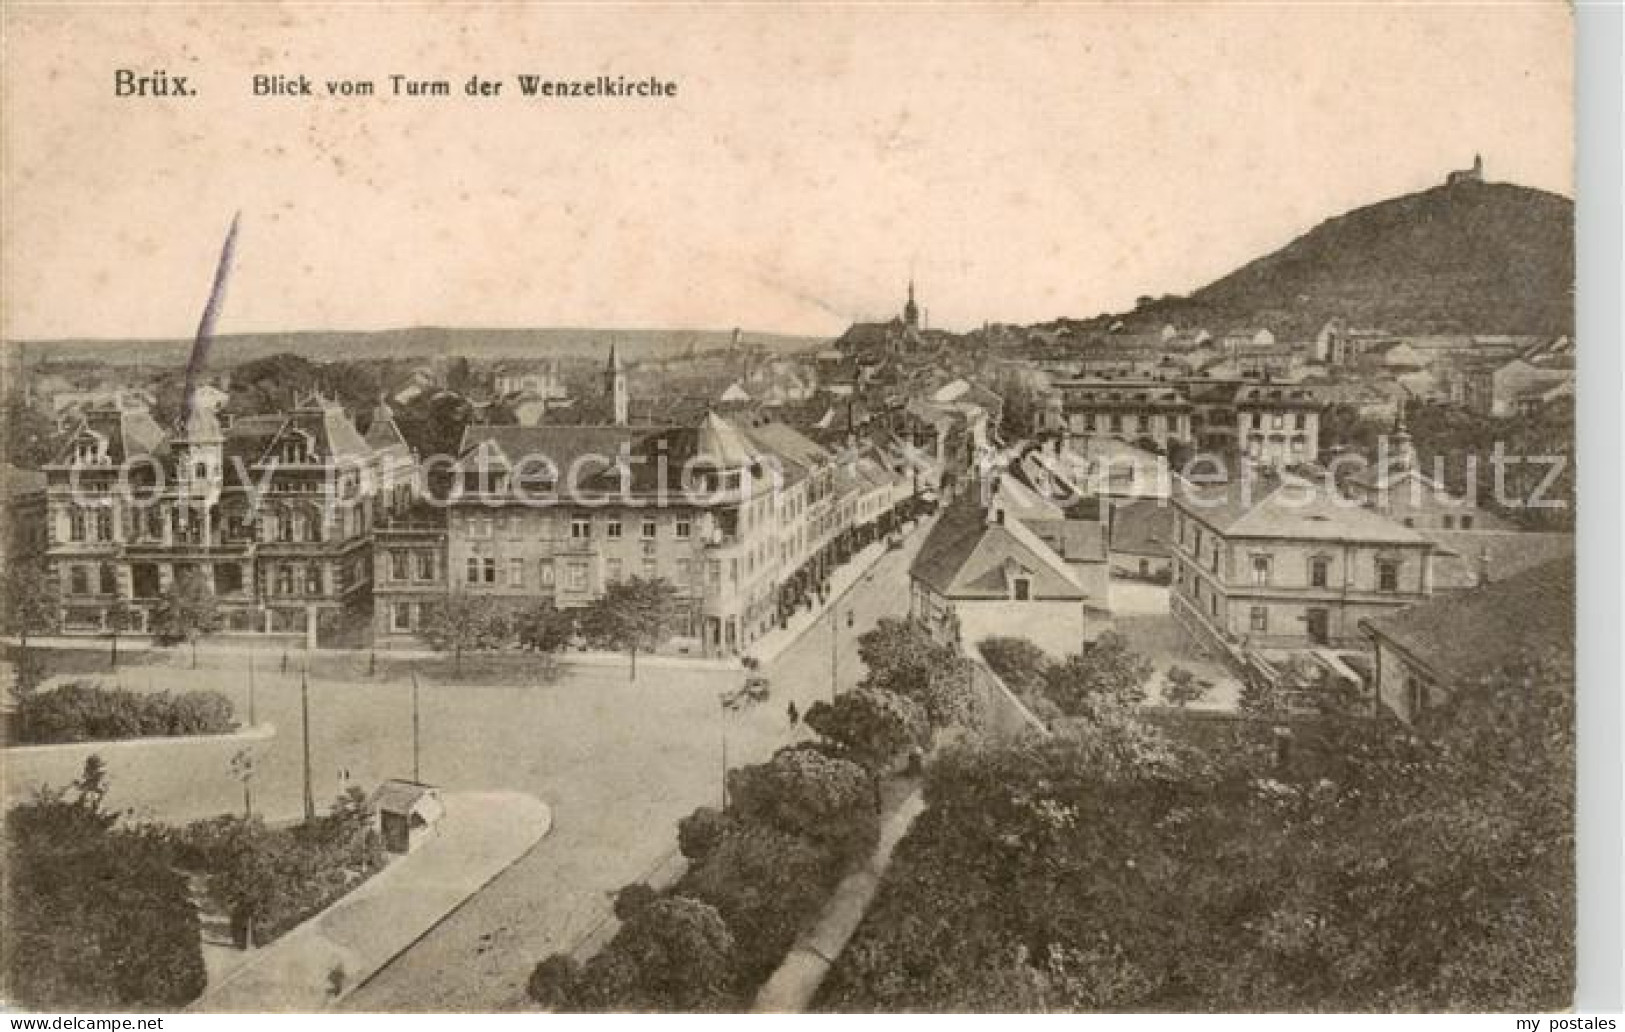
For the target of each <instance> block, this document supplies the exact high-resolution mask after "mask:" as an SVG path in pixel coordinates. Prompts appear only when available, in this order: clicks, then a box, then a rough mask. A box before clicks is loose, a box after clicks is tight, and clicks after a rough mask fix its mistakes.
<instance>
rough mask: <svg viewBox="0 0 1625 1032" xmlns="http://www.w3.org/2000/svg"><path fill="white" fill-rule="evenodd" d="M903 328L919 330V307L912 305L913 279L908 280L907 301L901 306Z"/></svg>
mask: <svg viewBox="0 0 1625 1032" xmlns="http://www.w3.org/2000/svg"><path fill="white" fill-rule="evenodd" d="M903 326H904V327H905V328H907V329H910V330H918V329H919V328H920V306H919V305H917V304H915V303H914V277H912V276H910V277H909V280H908V301H907V303H905V304H904V305H903Z"/></svg>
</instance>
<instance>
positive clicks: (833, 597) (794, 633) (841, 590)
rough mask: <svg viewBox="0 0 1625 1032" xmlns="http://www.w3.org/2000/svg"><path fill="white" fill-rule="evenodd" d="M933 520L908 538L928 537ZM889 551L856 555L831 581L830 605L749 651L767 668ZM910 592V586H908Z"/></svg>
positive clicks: (877, 547) (803, 613)
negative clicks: (927, 532)
mask: <svg viewBox="0 0 1625 1032" xmlns="http://www.w3.org/2000/svg"><path fill="white" fill-rule="evenodd" d="M931 521H932V517H929V516H927V517H922V518H921V519H920V520H919V522H917V523H916V524H915V525H914V529H913V530H911V531H909V532H908V534H907V537H908V538H913V537H915V536H916V535H918V534H923V533H925V532H926V531H927V530H928V529H929V528H930V526H931ZM888 551H889V549H887V547H886V541H885V539H884V538H882V539H881V540H879V541H874V542H871V543H870V544H868V545H865V546H864V547H863V548H861V549H859V550H858V551H857V552H854V553H853V554H852V558H851V559H848V560H847V561H846V562H845V563H842V564H841V565H840V566H839V567H838V568H837V569H836V570H835V571H834V572H833V573H831V574H830V577H829V598H830V600H829V602H827V603H825V604H823V605H815V606H813V607H812V609H810V610H807V609H799V610H797V611H796V613H795V615H794V616H792V617H791V618H790V620H789V622H788V623H786V624H785V626H783V627H776V628H774V629H773V630H771V631H769V632H768V633H766V634H764V635H762V636H761V637H760V638H758V639H757V640H756V643H755V644H754V645H752V646H751V648H750V649H749V654H750V655H752V656H754V657H756V659H757V660H758V661H759V662H760V663H761V665H762V666H764V667H765V666H767V665H768V664H770V663H772V662H773V661H774V660H775V659H777V658H779V654H780V653H782V652H783V651H784V650H785V649H787V648H789V647H790V646H791V645H794V644H795V643H796V641H797V640H798V639H799V638H800V637H801V636H802V635H803V634H805V633H806V632H807V629H808V628H810V627H811V626H812V625H813V624H815V623H817V622H818V621H819V620H820V619H822V618H823V616H824V614H825V613H826V612H828V611H829V609H830V607H831V606H837V605H840V603H841V599H842V598H843V597H845V595H846V593H847V592H848V591H851V590H852V589H853V588H854V587H855V586H857V584H858V582H859V581H861V580H862V579H863V578H864V577H866V576H868V575H869V571H870V570H872V569H874V568H875V566H876V564H878V563H879V562H880V560H882V559H884V558H885V557H886V554H887V552H888ZM904 587H905V588H906V585H905V586H904Z"/></svg>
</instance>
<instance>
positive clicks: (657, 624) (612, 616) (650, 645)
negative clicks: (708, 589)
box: [581, 577, 678, 681]
mask: <svg viewBox="0 0 1625 1032" xmlns="http://www.w3.org/2000/svg"><path fill="white" fill-rule="evenodd" d="M677 614H678V607H677V588H676V586H675V585H673V584H672V583H671V582H670V581H667V580H664V579H661V578H650V579H645V578H642V577H631V578H628V579H627V580H624V581H617V582H616V583H614V584H611V585H609V587H608V588H606V589H605V590H604V594H603V596H602V597H600V598H599V599H598V600H597V601H595V602H594V603H593V604H592V605H591V606H589V607H588V608H587V611H586V614H585V615H584V616H583V617H582V619H581V629H582V632H583V633H584V634H585V635H586V636H587V640H588V641H591V642H593V643H594V644H597V645H598V646H600V647H603V648H612V649H618V650H625V651H626V652H627V653H628V654H629V655H630V656H631V659H632V674H631V679H632V680H634V681H635V680H637V677H638V653H639V652H652V651H654V650H655V649H657V648H659V647H660V646H661V645H663V644H665V642H666V639H668V638H670V637H671V634H672V629H673V627H674V626H675V625H676V623H677Z"/></svg>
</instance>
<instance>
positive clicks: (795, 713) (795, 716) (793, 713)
mask: <svg viewBox="0 0 1625 1032" xmlns="http://www.w3.org/2000/svg"><path fill="white" fill-rule="evenodd" d="M800 722H801V711H800V710H797V709H796V700H794V699H791V700H790V726H791V727H795V726H796V725H797V724H799V723H800Z"/></svg>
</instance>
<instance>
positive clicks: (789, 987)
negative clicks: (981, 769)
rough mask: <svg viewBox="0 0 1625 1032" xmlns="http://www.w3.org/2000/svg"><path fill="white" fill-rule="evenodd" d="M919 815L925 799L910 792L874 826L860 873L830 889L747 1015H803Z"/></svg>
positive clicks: (918, 793)
mask: <svg viewBox="0 0 1625 1032" xmlns="http://www.w3.org/2000/svg"><path fill="white" fill-rule="evenodd" d="M924 809H925V798H924V797H923V796H922V794H921V792H920V790H919V789H918V788H916V789H915V790H914V791H912V792H910V793H909V794H908V795H907V796H906V797H905V798H904V799H903V800H902V802H901V803H899V804H898V805H897V806H896V807H895V808H894V809H892V810H891V811H890V812H889V813H888V814H887V815H886V818H885V820H884V821H882V823H881V825H880V842H879V844H877V845H876V846H875V852H874V855H873V856H872V857H870V858H869V862H868V863H867V864H865V865H864V866H863V868H862V869H860V870H857V871H853V872H852V873H851V874H849V875H847V876H846V877H845V878H843V879H842V880H841V883H840V884H839V885H837V886H835V892H834V894H833V895H831V896H830V898H829V902H828V903H826V904H824V912H823V913H822V914H820V915H819V916H818V920H817V922H815V923H814V924H813V926H812V927H811V928H809V929H808V930H807V931H806V932H804V933H802V935H801V937H800V938H798V939H797V940H796V942H795V945H794V946H792V947H790V952H789V953H788V954H787V955H786V956H785V958H784V963H782V964H780V965H779V968H778V970H776V971H774V972H773V974H772V975H771V976H769V978H768V980H767V982H766V983H764V984H763V985H762V988H761V989H760V990H758V991H757V993H756V1002H755V1004H753V1005H752V1007H751V1010H752V1011H753V1012H754V1013H757V1014H796V1013H800V1012H801V1011H804V1010H806V1009H807V1007H808V1005H809V1004H811V1003H812V999H813V997H814V996H815V995H816V994H817V992H818V987H819V986H821V985H823V984H824V978H825V977H826V976H827V975H828V974H829V969H830V966H831V965H833V964H834V963H835V959H836V958H837V957H839V956H840V955H841V951H842V950H844V949H846V944H847V943H848V942H849V941H851V939H852V933H853V932H856V931H857V930H858V925H859V924H860V923H861V922H862V921H863V915H864V914H865V913H867V912H868V910H869V904H870V903H872V902H874V898H875V893H876V892H877V891H879V889H880V878H881V876H882V875H884V874H885V873H886V868H887V866H889V865H890V864H891V856H892V851H893V850H895V849H896V848H897V843H898V842H900V841H902V838H903V836H904V835H906V834H908V829H909V828H911V827H913V825H914V818H916V817H918V816H919V815H920V813H921V811H923V810H924Z"/></svg>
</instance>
